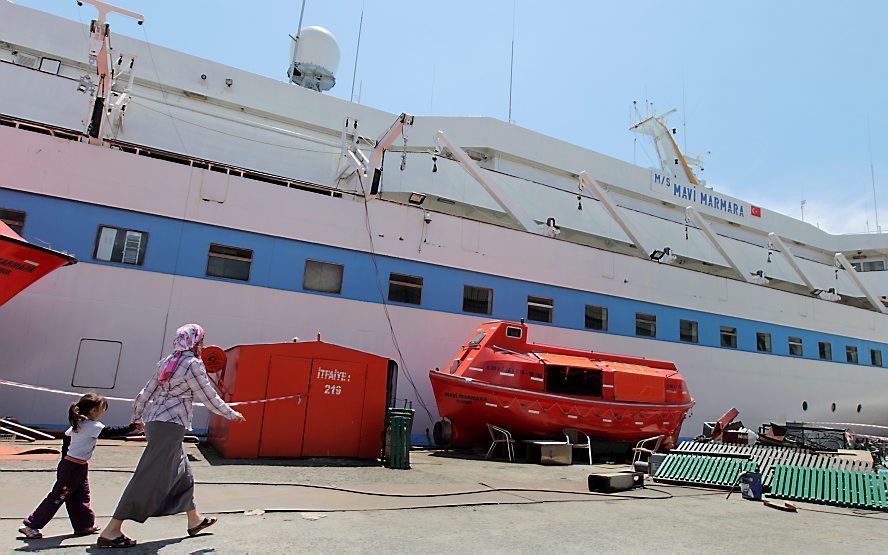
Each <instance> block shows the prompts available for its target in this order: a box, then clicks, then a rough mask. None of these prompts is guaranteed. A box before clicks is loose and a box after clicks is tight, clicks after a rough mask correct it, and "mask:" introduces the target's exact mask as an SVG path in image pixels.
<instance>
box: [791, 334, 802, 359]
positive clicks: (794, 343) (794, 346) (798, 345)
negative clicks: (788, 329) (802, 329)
mask: <svg viewBox="0 0 888 555" xmlns="http://www.w3.org/2000/svg"><path fill="white" fill-rule="evenodd" d="M789 354H790V355H792V356H794V357H800V356H802V338H801V337H790V338H789Z"/></svg>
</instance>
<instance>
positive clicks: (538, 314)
mask: <svg viewBox="0 0 888 555" xmlns="http://www.w3.org/2000/svg"><path fill="white" fill-rule="evenodd" d="M554 311H555V301H553V300H552V299H547V298H545V297H533V296H530V295H528V297H527V319H528V320H533V321H534V322H549V323H551V322H552V313H553V312H554Z"/></svg>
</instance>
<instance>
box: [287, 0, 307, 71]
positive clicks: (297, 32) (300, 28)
mask: <svg viewBox="0 0 888 555" xmlns="http://www.w3.org/2000/svg"><path fill="white" fill-rule="evenodd" d="M305 1H306V0H302V8H300V10H299V26H298V27H296V36H295V37H290V38H292V39H293V42H294V43H295V44H294V45H293V56H292V57H293V60H294V61H295V60H296V52H297V51H298V50H299V33H301V32H302V17H303V16H304V15H305Z"/></svg>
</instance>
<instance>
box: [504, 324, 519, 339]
mask: <svg viewBox="0 0 888 555" xmlns="http://www.w3.org/2000/svg"><path fill="white" fill-rule="evenodd" d="M521 332H522V330H521V328H517V327H515V326H508V327H506V337H511V338H512V339H521V335H522V333H521Z"/></svg>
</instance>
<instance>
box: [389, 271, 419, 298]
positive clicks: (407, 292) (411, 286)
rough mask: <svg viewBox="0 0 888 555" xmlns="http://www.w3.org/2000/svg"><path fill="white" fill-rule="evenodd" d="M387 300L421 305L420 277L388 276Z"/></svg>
mask: <svg viewBox="0 0 888 555" xmlns="http://www.w3.org/2000/svg"><path fill="white" fill-rule="evenodd" d="M388 300H390V301H393V302H396V303H407V304H422V277H420V276H408V275H405V274H389V295H388Z"/></svg>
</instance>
